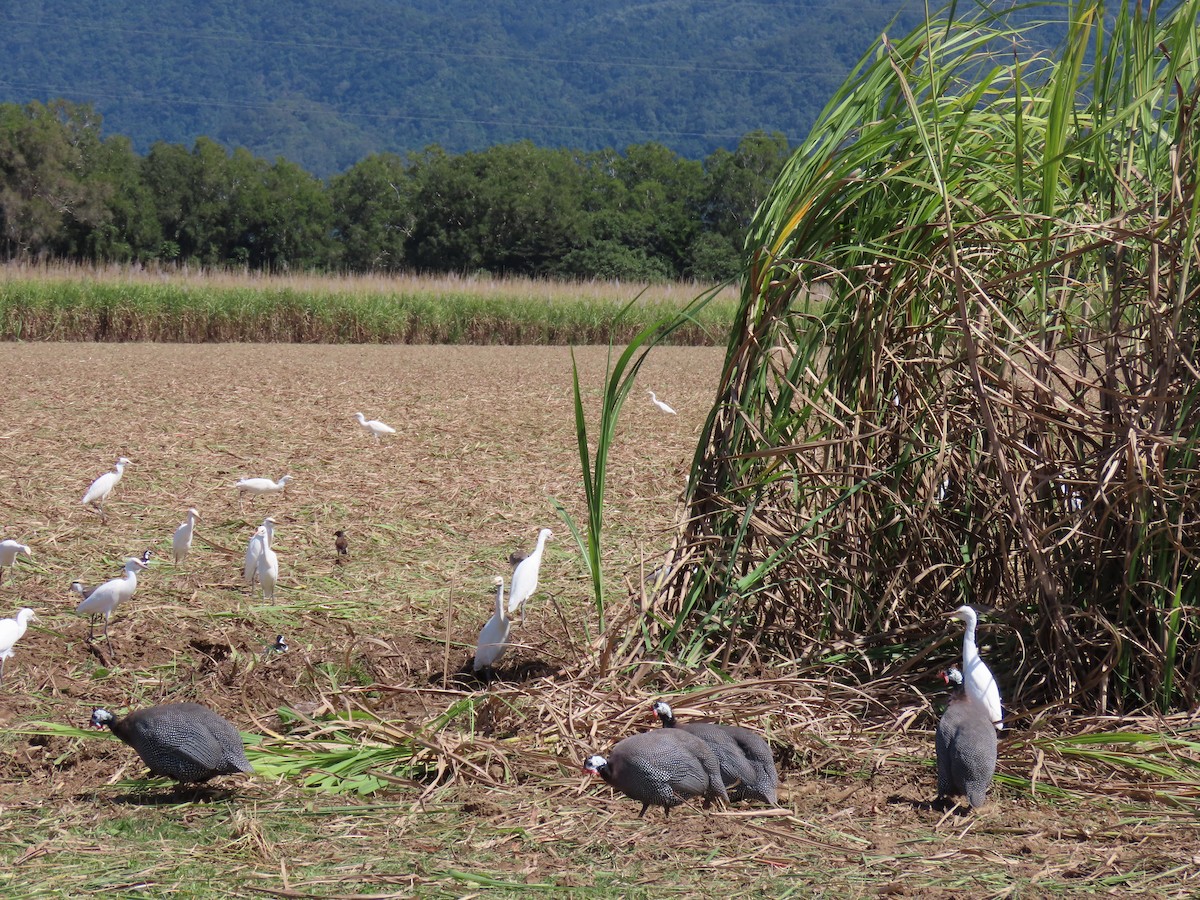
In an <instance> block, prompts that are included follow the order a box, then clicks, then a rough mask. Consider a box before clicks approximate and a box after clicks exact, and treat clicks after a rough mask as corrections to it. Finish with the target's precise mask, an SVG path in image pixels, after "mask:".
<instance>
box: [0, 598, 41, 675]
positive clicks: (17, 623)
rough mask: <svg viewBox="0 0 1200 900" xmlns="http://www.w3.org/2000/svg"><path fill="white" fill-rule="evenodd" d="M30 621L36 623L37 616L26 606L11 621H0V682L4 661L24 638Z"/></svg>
mask: <svg viewBox="0 0 1200 900" xmlns="http://www.w3.org/2000/svg"><path fill="white" fill-rule="evenodd" d="M31 620H32V621H34V622H36V621H37V616H35V615H34V614H33V610H32V609H30V608H29V607H28V606H27V607H25V608H24V609H22V610H18V611H17V614H16V615H15V616H13V617H12V618H11V619H0V681H3V680H4V662H5V660H7V659H8V658H9V657H10V656H12V655H13V646H14V645H15V644H16V643H17V641H19V640H20V639H21V638H22V636H24V634H25V629H26V628H27V627H28V626H29V622H30V621H31Z"/></svg>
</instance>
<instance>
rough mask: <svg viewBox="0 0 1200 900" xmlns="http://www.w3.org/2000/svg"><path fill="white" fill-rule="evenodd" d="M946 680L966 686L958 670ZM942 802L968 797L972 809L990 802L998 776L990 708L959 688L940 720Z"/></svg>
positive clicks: (952, 672) (953, 670)
mask: <svg viewBox="0 0 1200 900" xmlns="http://www.w3.org/2000/svg"><path fill="white" fill-rule="evenodd" d="M943 677H944V678H945V679H946V680H947V682H949V683H951V684H961V683H962V673H961V672H959V670H958V669H957V668H951V669H948V670H947V671H946V672H945V673H943ZM935 740H936V744H937V772H938V802H939V804H944V803H945V802H946V801H947V800H948V798H950V797H952V796H965V797H966V798H967V801H968V802H969V803H970V804H971V808H972V809H975V808H977V807H980V806H983V804H984V803H986V802H987V797H986V795H987V790H988V788H989V787H990V786H991V784H992V776H994V775H995V774H996V727H995V725H994V724H993V721H992V715H991V713H990V712H989V710H988V708H987V706H985V705H984V704H983V703H982V702H981V701H980V700H978V699H976V698H975V697H972V696H971V695H969V694H968V693H967V692H966V691H965V690H963V689H962V688H959V689H958V690H956V691H955V693H954V695H953V696H952V697H951V699H950V704H949V705H948V706H947V707H946V711H945V712H944V713H942V718H941V719H940V720H939V721H938V727H937V734H936V737H935Z"/></svg>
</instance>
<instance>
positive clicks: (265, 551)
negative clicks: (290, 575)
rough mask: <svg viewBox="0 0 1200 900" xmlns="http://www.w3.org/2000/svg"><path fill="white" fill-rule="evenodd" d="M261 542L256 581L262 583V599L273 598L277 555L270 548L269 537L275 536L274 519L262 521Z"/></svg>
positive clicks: (277, 570) (277, 562) (277, 565)
mask: <svg viewBox="0 0 1200 900" xmlns="http://www.w3.org/2000/svg"><path fill="white" fill-rule="evenodd" d="M262 529H263V533H262V537H261V538H260V539H259V540H260V541H261V543H262V547H261V550H260V552H259V554H258V581H259V584H261V585H262V592H263V599H264V600H272V599H274V598H275V582H277V581H278V580H279V557H278V556H277V555H276V554H275V551H274V550H272V549H271V539H272V538H273V537H274V536H275V520H274V519H266V520H264V521H263V523H262Z"/></svg>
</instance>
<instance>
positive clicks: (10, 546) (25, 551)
mask: <svg viewBox="0 0 1200 900" xmlns="http://www.w3.org/2000/svg"><path fill="white" fill-rule="evenodd" d="M18 554H21V555H24V556H33V551H32V550H30V549H29V545H28V544H22V543H21V542H20V541H14V540H11V539H10V540H6V541H0V581H4V567H5V566H8V568H9V570H10V571H9V574H10V575H11V574H12V571H11V570H12V569H13V568H14V567H15V566H16V564H17V556H18Z"/></svg>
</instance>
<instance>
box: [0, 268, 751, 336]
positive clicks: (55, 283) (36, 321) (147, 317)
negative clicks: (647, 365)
mask: <svg viewBox="0 0 1200 900" xmlns="http://www.w3.org/2000/svg"><path fill="white" fill-rule="evenodd" d="M703 289H704V288H703V286H700V285H687V284H680V285H673V286H641V285H628V286H626V285H622V284H619V283H613V282H595V283H589V282H549V281H533V280H528V279H525V280H521V279H513V280H503V279H494V278H488V279H484V278H466V277H462V278H453V277H440V278H432V277H430V278H426V277H416V276H414V277H408V278H390V279H384V278H382V277H351V276H346V277H340V278H338V277H320V276H314V275H308V276H259V275H252V274H243V275H237V274H233V273H228V272H215V273H210V272H200V273H194V272H188V271H171V272H159V273H152V272H146V271H144V270H133V269H106V270H83V269H78V268H72V267H53V268H45V269H42V268H30V267H22V266H16V265H13V266H9V267H6V268H5V269H2V270H0V339H2V340H30V341H39V340H61V341H160V342H168V343H176V342H183V343H204V342H215V341H221V342H226V341H248V342H299V343H409V344H591V343H607V342H609V341H615V342H618V343H623V342H624V341H626V340H628V339H630V338H631V337H632V336H633V335H635V334H637V332H638V331H640V330H641V329H643V328H644V327H646V325H647V324H649V323H650V322H654V321H657V320H658V319H659V318H661V317H662V316H663V315H665V314H667V312H668V311H675V310H678V309H680V308H682V307H683V306H686V305H687V303H689V302H690V301H691V300H692V299H693V298H694V297H695V296H696V295H697V294H698V293H700V292H701V291H702V290H703ZM633 296H636V297H638V301H637V303H635V304H632V305H631V308H630V309H629V310H627V311H623V310H624V307H625V306H626V305H628V304H629V300H630V297H633ZM732 308H733V305H732V302H727V303H726V304H725V306H724V308H723V309H722V308H721V306H720V304H716V305H714V306H713V307H712V308H711V310H710V311H709V312H708V314H707V315H706V316H705V317H704V318H702V319H694V320H693V321H691V322H689V323H687V325H686V327H684V328H682V329H680V330H677V331H676V332H674V333H673V335H672V337H671V340H672V342H674V343H678V344H683V345H707V344H713V343H715V342H716V341H717V340H720V337H719V336H720V335H723V332H724V328H725V322H726V321H727V320H728V316H729V315H730V314H731V312H732Z"/></svg>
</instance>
